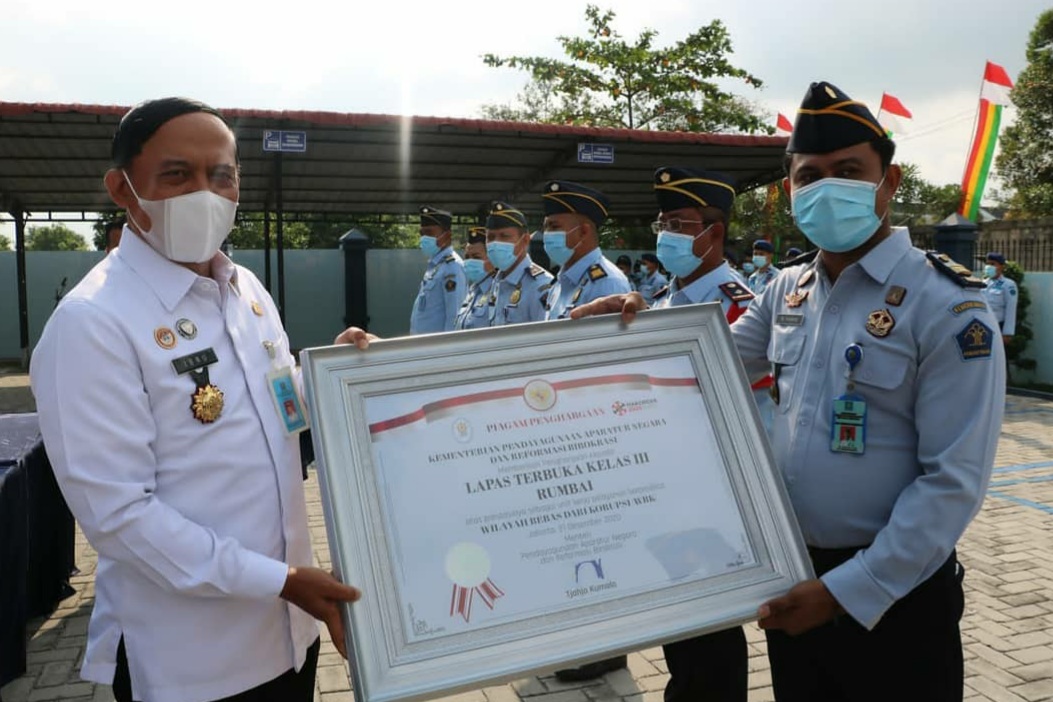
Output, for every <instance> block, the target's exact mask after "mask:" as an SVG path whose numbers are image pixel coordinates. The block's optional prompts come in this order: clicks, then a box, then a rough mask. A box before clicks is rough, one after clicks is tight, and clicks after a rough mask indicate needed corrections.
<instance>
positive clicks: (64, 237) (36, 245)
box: [26, 224, 88, 251]
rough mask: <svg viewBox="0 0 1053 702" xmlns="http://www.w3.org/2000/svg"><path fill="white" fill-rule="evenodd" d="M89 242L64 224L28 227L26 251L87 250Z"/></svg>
mask: <svg viewBox="0 0 1053 702" xmlns="http://www.w3.org/2000/svg"><path fill="white" fill-rule="evenodd" d="M87 250H88V243H87V242H86V241H84V238H83V237H81V235H80V234H78V233H77V232H75V231H73V230H72V229H70V228H69V227H67V226H66V225H64V224H49V225H47V226H43V227H28V228H27V229H26V251H87Z"/></svg>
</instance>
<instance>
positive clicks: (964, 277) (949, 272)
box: [925, 251, 986, 288]
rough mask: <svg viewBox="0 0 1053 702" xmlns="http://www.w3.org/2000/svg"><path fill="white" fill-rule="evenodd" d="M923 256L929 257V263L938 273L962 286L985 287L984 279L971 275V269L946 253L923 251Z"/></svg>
mask: <svg viewBox="0 0 1053 702" xmlns="http://www.w3.org/2000/svg"><path fill="white" fill-rule="evenodd" d="M925 258H927V259H929V263H930V264H931V265H932V267H933V268H935V269H936V271H937V272H938V273H941V274H942V275H944V276H945V277H947V278H950V279H951V280H953V281H954V282H955V283H956V284H958V285H960V286H962V287H963V288H984V287H986V286H985V285H984V281H982V280H980V279H979V278H976V277H973V274H972V271H970V270H969V269H968V268H966V267H965V266H963V265H962V264H960V263H958V262H957V261H955V260H954V259H952V258H951V257H950V256H948V255H947V254H944V253H938V252H936V251H928V252H926V253H925Z"/></svg>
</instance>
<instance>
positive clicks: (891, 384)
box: [854, 347, 911, 394]
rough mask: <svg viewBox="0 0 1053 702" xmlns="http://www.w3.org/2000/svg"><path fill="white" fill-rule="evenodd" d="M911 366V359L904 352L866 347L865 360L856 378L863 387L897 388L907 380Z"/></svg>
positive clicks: (856, 373)
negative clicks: (898, 352)
mask: <svg viewBox="0 0 1053 702" xmlns="http://www.w3.org/2000/svg"><path fill="white" fill-rule="evenodd" d="M910 366H911V362H910V359H909V358H907V357H906V356H904V355H902V354H897V353H893V352H892V351H890V350H888V349H881V348H873V347H864V350H863V360H862V361H861V362H860V364H859V367H858V368H857V369H856V372H855V375H854V379H855V381H856V384H857V385H859V386H860V387H861V388H865V387H873V388H877V389H879V390H895V389H896V388H899V387H900V386H902V385H903V383H904V382H905V380H906V377H907V370H908V369H909V368H910ZM864 394H865V393H864Z"/></svg>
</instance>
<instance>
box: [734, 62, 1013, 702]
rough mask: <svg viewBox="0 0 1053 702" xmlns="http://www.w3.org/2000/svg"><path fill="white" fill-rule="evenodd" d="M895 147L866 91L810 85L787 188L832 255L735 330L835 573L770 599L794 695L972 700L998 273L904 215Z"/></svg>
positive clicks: (777, 288) (812, 544)
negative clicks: (983, 272) (966, 597)
mask: <svg viewBox="0 0 1053 702" xmlns="http://www.w3.org/2000/svg"><path fill="white" fill-rule="evenodd" d="M894 150H895V145H894V144H893V143H892V141H891V140H890V139H888V137H887V136H886V133H885V130H884V129H883V128H882V127H881V125H880V124H879V123H878V122H877V120H876V119H874V116H873V115H872V114H871V112H870V110H869V109H867V107H866V106H865V105H864V104H863V103H860V102H857V101H854V100H852V99H851V98H849V97H848V96H847V95H845V94H844V93H843V92H841V91H840V90H838V89H837V88H836V87H834V86H832V85H830V84H829V83H825V82H824V83H813V84H812V85H811V87H810V89H809V91H808V93H807V95H806V96H805V100H804V103H803V104H802V106H801V109H800V111H799V112H798V116H797V122H796V125H795V127H794V130H793V135H792V137H791V139H790V143H789V145H788V147H787V152H788V154H789V156H790V158H789V160H788V162H787V163H788V166H787V168H788V179H787V181H786V182H785V186H786V189H787V191H788V194H789V195H790V198H791V203H792V208H793V213H794V219H795V221H796V223H797V225H798V227H800V229H801V230H802V231H803V232H804V234H805V235H806V236H807V237H808V238H809V239H810V240H811V241H812V243H813V244H815V245H816V246H817V247H818V249H819V252H818V253H812V254H810V256H808V257H801V258H799V259H798V265H794V266H792V267H788V268H785V269H784V270H783V271H782V273H781V274H780V275H779V276H778V277H777V278H776V279H775V280H774V281H772V283H771V284H770V285H769V287H768V289H767V291H766V292H765V294H764V295H763V296H761V297H758V298H757V299H755V300H754V301H753V302H752V303H751V304H750V307H749V310H748V311H747V312H746V314H745V315H743V316H742V317H740V318H739V319H738V321H737V322H736V323H735V324H734V325H733V326H732V328H731V331H732V335H733V338H734V340H735V343H736V346H737V347H738V350H739V353H740V355H741V357H742V360H743V362H744V365H745V366H746V369H747V372H749V373H751V375H752V377H759V376H760V375H763V374H764V373H766V372H768V371H769V370H771V369H773V368H774V371H775V373H774V374H775V378H776V388H775V397H776V399H777V402H778V406H777V408H776V413H775V423H774V428H773V432H772V448H773V454H774V456H775V458H776V460H777V461H778V464H779V468H780V469H781V472H782V475H783V479H784V482H785V485H786V489H787V492H788V494H789V496H790V500H791V502H792V505H793V508H794V512H795V514H796V516H797V519H798V522H799V523H800V527H801V532H802V535H803V537H804V541H805V543H806V544H807V545H808V548H809V555H810V556H811V559H812V563H813V566H814V568H815V571H816V574H817V576H818V579H816V580H808V581H805V582H803V583H800V584H798V585H796V586H794V587H793V588H792V589H791V590H790V591H789V593H787V594H786V595H784V596H782V597H778V598H775V599H774V600H771V601H769V602H767V603H765V604H764V605H762V607H761V608H760V612H759V615H760V625H761V627H762V628H764V629H766V630H767V634H768V654H769V658H770V660H771V666H772V682H773V686H774V692H775V697H776V699H788V700H822V699H842V700H892V699H917V700H927V701H928V700H959V701H960V700H961V699H962V686H963V667H962V666H963V664H962V647H961V635H960V632H959V627H958V621H959V618H960V616H961V613H962V608H963V590H962V586H961V577H962V571H961V570H959V568H960V566H959V565H958V564H957V562H956V557H955V545H956V542H957V541H958V539H959V537H960V536H961V534H962V532H963V531H964V530H965V528H966V526H968V524H969V522H970V520H971V519H972V518H973V516H974V515H975V514H976V512H977V511H978V510H979V509H980V505H981V504H982V502H983V499H984V495H985V492H986V487H987V482H988V479H989V477H990V473H991V467H992V463H993V460H994V454H995V448H996V444H997V441H998V435H999V430H1000V427H1001V421H1002V410H1003V402H1002V401H1001V398H1002V397H1003V395H1004V391H1005V371H1004V368H1003V363H1002V362H1003V358H1004V352H1003V349H1002V344H1000V343H998V334H999V332H998V322H997V321H996V319H995V317H994V315H993V314H991V312H990V311H989V310H988V309H987V305H986V304H985V303H984V301H983V297H982V294H981V287H982V283H981V282H980V281H978V280H976V279H975V278H972V277H969V276H968V275H967V274H968V272H967V271H964V272H965V273H966V275H962V274H961V273H962V272H963V269H962V267H961V266H958V265H957V264H954V263H953V261H950V259H948V258H947V257H946V256H943V255H938V254H925V253H923V252H921V251H919V250H918V249H915V248H914V247H913V246H912V245H911V241H910V238H909V236H908V233H907V232H906V231H905V230H902V229H898V230H893V229H892V228H891V227H890V225H889V217H888V215H889V205H890V203H891V201H892V198H893V195H894V194H895V191H896V188H897V187H898V185H899V182H900V179H901V175H902V174H901V171H900V170H899V167H898V166H895V165H890V164H891V160H892V156H893V153H894ZM850 181H851V182H850ZM804 632H808V633H807V635H801V634H802V633H804Z"/></svg>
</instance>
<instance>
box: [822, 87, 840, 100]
mask: <svg viewBox="0 0 1053 702" xmlns="http://www.w3.org/2000/svg"><path fill="white" fill-rule="evenodd" d="M823 87H824V88H826V94H827V95H829V96H830V97H831V98H832V99H834V100H836V99H837V93H835V92H834V89H833V88H831V87H830V86H829V85H825V86H823Z"/></svg>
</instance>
